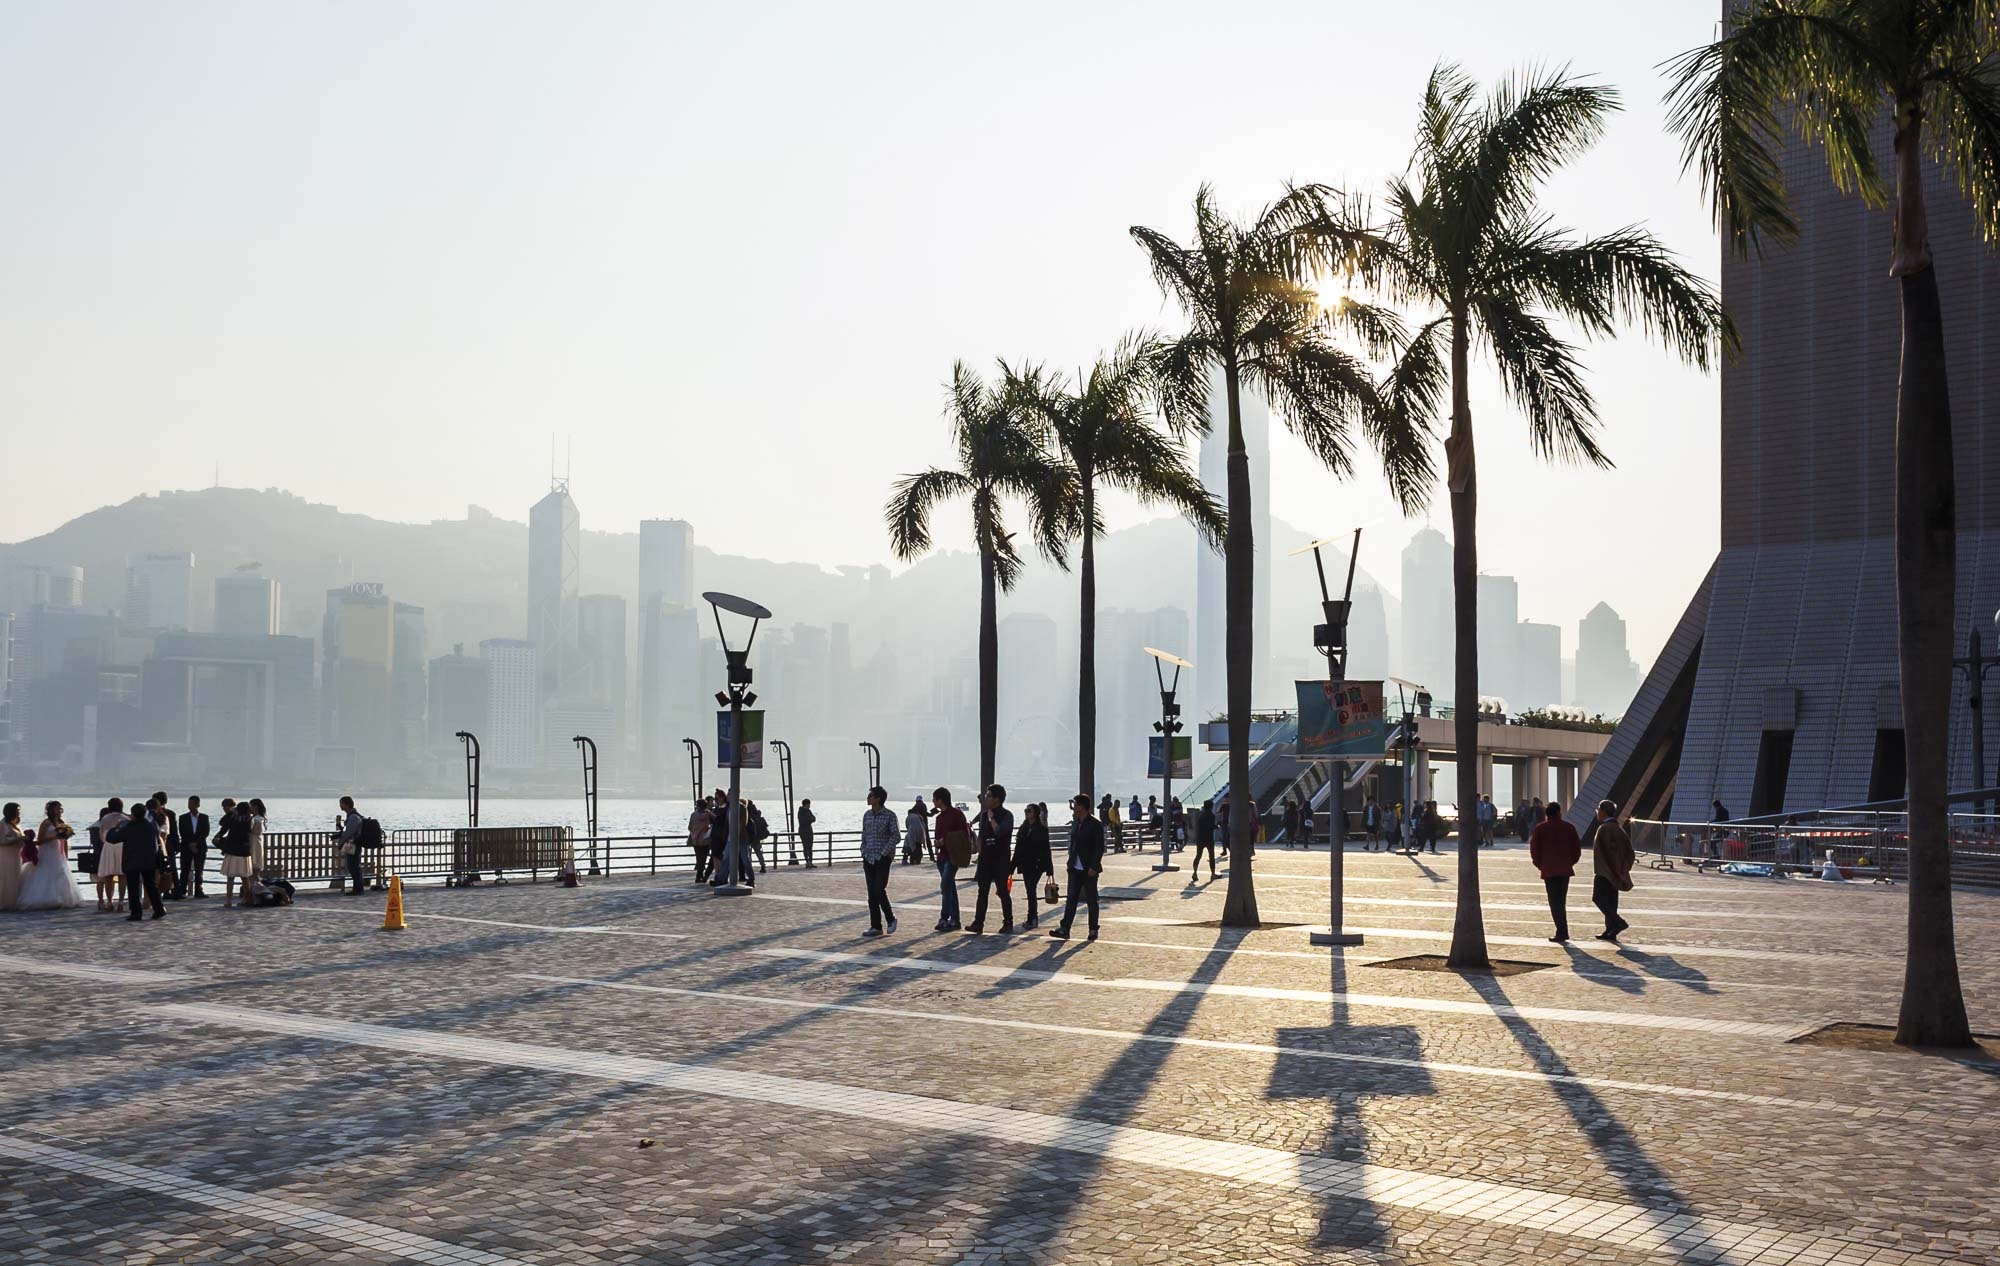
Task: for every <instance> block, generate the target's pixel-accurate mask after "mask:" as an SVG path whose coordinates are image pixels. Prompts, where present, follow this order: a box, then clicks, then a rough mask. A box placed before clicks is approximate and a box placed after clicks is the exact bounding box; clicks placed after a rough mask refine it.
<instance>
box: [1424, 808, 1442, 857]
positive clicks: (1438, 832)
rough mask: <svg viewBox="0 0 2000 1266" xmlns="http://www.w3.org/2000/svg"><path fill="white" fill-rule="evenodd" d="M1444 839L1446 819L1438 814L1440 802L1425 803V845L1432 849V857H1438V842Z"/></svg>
mask: <svg viewBox="0 0 2000 1266" xmlns="http://www.w3.org/2000/svg"><path fill="white" fill-rule="evenodd" d="M1443 838H1444V818H1443V817H1441V816H1439V814H1438V802H1437V801H1435V800H1426V801H1424V843H1425V844H1426V845H1427V846H1428V847H1429V848H1430V850H1431V856H1433V857H1435V856H1437V851H1438V841H1439V840H1441V839H1443Z"/></svg>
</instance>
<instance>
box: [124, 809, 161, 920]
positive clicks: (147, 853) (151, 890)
mask: <svg viewBox="0 0 2000 1266" xmlns="http://www.w3.org/2000/svg"><path fill="white" fill-rule="evenodd" d="M133 805H134V807H133V810H132V816H131V817H129V818H127V819H125V823H124V825H123V826H120V827H119V828H118V843H119V845H120V846H121V847H120V850H119V852H120V855H119V859H118V860H119V864H120V866H121V867H122V868H123V870H124V873H125V901H126V904H127V905H128V906H129V908H130V910H131V913H129V914H127V915H126V916H125V919H126V922H128V923H137V922H139V921H140V920H141V919H143V918H144V917H145V915H144V914H142V913H141V910H142V905H150V906H152V907H153V917H154V918H156V919H164V918H165V917H167V907H166V906H165V905H164V904H162V903H161V901H160V863H161V861H162V860H163V859H164V855H163V854H162V852H161V850H160V841H161V839H162V838H163V836H164V834H165V829H164V826H163V824H162V823H161V822H160V821H159V820H158V819H157V818H156V817H155V816H154V814H153V805H152V803H151V802H150V801H148V800H142V799H138V798H136V797H135V798H134V800H133ZM142 894H143V903H142V900H141V897H142Z"/></svg>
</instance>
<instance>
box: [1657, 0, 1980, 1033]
mask: <svg viewBox="0 0 2000 1266" xmlns="http://www.w3.org/2000/svg"><path fill="white" fill-rule="evenodd" d="M1996 55H2000V4H1996V3H1995V2H1994V0H1755V2H1754V3H1751V4H1746V5H1744V6H1743V7H1741V8H1740V9H1738V10H1737V11H1736V12H1735V13H1733V14H1732V15H1731V16H1730V18H1729V20H1728V22H1727V24H1726V26H1725V28H1724V33H1723V36H1722V38H1721V39H1719V40H1717V41H1716V42H1715V43H1713V44H1709V45H1706V46H1704V47H1701V48H1697V49H1694V50H1692V51H1690V52H1688V53H1685V54H1683V55H1682V56H1681V57H1679V58H1677V59H1676V60H1675V61H1674V63H1673V65H1672V72H1673V79H1674V84H1673V88H1672V90H1671V92H1670V94H1669V97H1668V101H1669V104H1670V105H1671V107H1672V114H1671V118H1670V122H1671V125H1672V127H1673V129H1674V130H1675V131H1676V132H1678V133H1679V134H1680V136H1681V139H1682V142H1683V144H1684V146H1685V149H1684V155H1685V159H1686V162H1687V164H1688V165H1690V166H1699V168H1700V171H1701V178H1702V185H1703V188H1704V191H1705V192H1706V193H1707V194H1708V195H1709V197H1710V198H1711V200H1712V202H1713V204H1714V208H1715V217H1716V221H1717V223H1718V224H1719V225H1720V226H1721V228H1722V230H1723V233H1724V234H1725V236H1726V237H1727V238H1728V240H1729V243H1730V245H1731V246H1732V247H1733V248H1734V249H1736V250H1737V251H1739V252H1747V251H1749V250H1750V249H1751V248H1752V247H1754V246H1756V245H1757V244H1758V243H1759V239H1760V238H1762V237H1764V236H1767V235H1768V236H1769V237H1770V238H1772V239H1773V240H1775V241H1778V242H1780V243H1785V242H1790V241H1791V240H1793V239H1794V238H1796V237H1797V236H1798V224H1797V222H1796V221H1795V220H1794V219H1793V218H1792V216H1791V213H1790V210H1789V207H1788V202H1787V199H1786V196H1785V186H1784V179H1783V176H1782V174H1781V170H1780V167H1779V163H1778V159H1777V156H1776V150H1777V148H1778V147H1779V146H1781V145H1782V144H1783V134H1784V133H1785V132H1787V131H1795V132H1797V133H1798V134H1799V135H1801V136H1803V137H1804V138H1805V139H1806V140H1808V141H1810V142H1812V143H1813V144H1814V145H1816V146H1818V147H1819V149H1820V150H1821V151H1822V152H1824V153H1825V155H1826V160H1827V168H1828V171H1829V172H1830V173H1831V175H1832V177H1833V182H1834V184H1835V185H1836V186H1838V187H1839V188H1840V189H1841V190H1843V191H1848V192H1858V193H1859V194H1860V195H1861V196H1862V197H1863V198H1864V199H1866V200H1867V201H1868V202H1869V203H1870V204H1871V205H1874V206H1883V205H1891V206H1893V208H1894V211H1895V217H1894V220H1893V225H1892V228H1891V230H1890V252H1889V257H1890V264H1889V273H1890V275H1891V276H1893V277H1895V278H1896V279H1897V281H1898V284H1899V285H1900V287H1901V291H1902V307H1903V336H1902V375H1901V379H1900V382H1899V383H1898V387H1897V392H1896V502H1895V537H1896V627H1897V647H1898V659H1899V660H1900V664H1899V667H1900V670H1901V676H1902V690H1903V742H1904V745H1905V749H1906V752H1907V759H1908V773H1909V812H1910V817H1909V830H1910V913H1909V948H1908V953H1907V956H1906V957H1905V959H1904V964H1903V1000H1902V1009H1901V1012H1900V1014H1899V1015H1898V1017H1897V1021H1896V1040H1897V1041H1898V1042H1902V1043H1905V1044H1909V1045H1925V1046H1929V1045H1935V1046H1966V1045H1970V1044H1971V1042H1972V1029H1971V1026H1970V1024H1968V1023H1967V1020H1966V1015H1965V997H1964V994H1963V992H1962V991H1961V989H1960V986H1959V977H1958V954H1957V950H1956V948H1955V945H1954V938H1953V933H1952V911H1951V841H1950V821H1949V818H1948V817H1947V815H1946V805H1945V796H1946V780H1947V776H1948V772H1949V771H1948V770H1947V768H1946V762H1947V759H1948V756H1947V750H1946V741H1947V728H1946V727H1947V726H1948V724H1949V721H1950V715H1951V712H1950V709H1951V652H1952V624H1953V611H1952V595H1953V593H1954V589H1953V586H1954V583H1955V580H1956V570H1957V553H1958V546H1957V526H1956V523H1955V519H1954V510H1953V500H1954V487H1953V481H1952V451H1951V450H1952V445H1951V408H1950V400H1949V393H1948V391H1947V384H1946V381H1945V352H1944V314H1943V310H1942V308H1941V305H1940V302H1939V298H1938V281H1937V272H1936V270H1935V269H1934V268H1932V266H1931V248H1930V230H1929V225H1928V222H1927V219H1926V214H1925V208H1924V180H1923V176H1924V172H1923V157H1922V156H1923V154H1924V153H1925V152H1926V151H1928V152H1929V153H1930V155H1931V156H1932V158H1933V159H1935V160H1936V161H1938V162H1939V163H1941V164H1943V165H1944V166H1946V167H1947V168H1949V169H1950V170H1951V171H1952V173H1953V174H1954V175H1955V176H1956V177H1957V180H1958V186H1959V188H1960V190H1961V191H1963V192H1964V193H1965V194H1966V195H1967V196H1968V197H1970V198H1971V200H1972V205H1973V210H1974V213H1975V215H1976V217H1977V220H1978V223H1979V228H1980V231H1981V233H1982V235H1983V236H1984V237H1985V238H1986V239H1987V240H1988V241H1992V240H1993V239H1994V238H1995V237H1996V236H2000V63H1996V61H1995V57H1996ZM1885 115H1886V116H1887V121H1888V122H1889V123H1890V125H1891V126H1892V128H1893V129H1894V134H1895V150H1894V159H1895V181H1894V184H1893V186H1892V185H1891V184H1890V182H1889V181H1888V180H1886V179H1885V177H1884V175H1883V173H1882V171H1881V169H1880V168H1879V167H1878V166H1877V164H1876V159H1875V149H1874V143H1873V139H1872V138H1873V136H1874V135H1875V129H1876V127H1877V125H1878V124H1879V123H1880V122H1881V121H1882V120H1883V117H1884V116H1885ZM1927 125H1928V128H1927Z"/></svg>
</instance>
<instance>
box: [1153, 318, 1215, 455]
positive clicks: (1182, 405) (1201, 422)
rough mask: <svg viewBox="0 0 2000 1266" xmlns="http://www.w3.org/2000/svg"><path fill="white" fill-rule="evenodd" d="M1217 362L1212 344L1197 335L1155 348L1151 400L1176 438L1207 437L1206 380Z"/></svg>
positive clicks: (1183, 337)
mask: <svg viewBox="0 0 2000 1266" xmlns="http://www.w3.org/2000/svg"><path fill="white" fill-rule="evenodd" d="M1216 359H1217V357H1216V352H1215V345H1214V343H1213V342H1211V341H1210V340H1209V339H1208V338H1206V337H1204V336H1203V335H1201V334H1200V333H1190V334H1183V335H1182V336H1181V337H1179V338H1177V339H1174V340H1173V341H1172V342H1169V343H1160V344H1156V345H1155V346H1154V349H1153V351H1152V354H1151V357H1150V369H1151V373H1152V379H1153V400H1154V402H1155V404H1157V405H1158V407H1159V410H1160V415H1161V416H1162V417H1164V418H1165V419H1166V421H1167V426H1168V428H1169V429H1170V430H1172V431H1174V432H1175V433H1176V434H1196V435H1206V434H1208V428H1209V426H1210V425H1211V421H1210V418H1209V416H1208V378H1209V371H1210V369H1211V367H1212V366H1213V365H1214V364H1215V361H1216Z"/></svg>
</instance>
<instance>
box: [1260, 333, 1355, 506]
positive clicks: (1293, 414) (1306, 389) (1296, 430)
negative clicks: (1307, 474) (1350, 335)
mask: <svg viewBox="0 0 2000 1266" xmlns="http://www.w3.org/2000/svg"><path fill="white" fill-rule="evenodd" d="M1242 373H1243V378H1244V381H1245V382H1246V384H1248V385H1250V386H1254V387H1256V388H1257V389H1258V390H1260V391H1262V392H1263V393H1264V398H1265V399H1266V400H1268V401H1270V403H1271V407H1272V408H1273V409H1275V410H1277V412H1278V415H1279V417H1280V418H1281V419H1282V420H1283V421H1284V424H1285V427H1286V429H1288V430H1290V431H1291V433H1292V434H1294V435H1296V436H1298V437H1299V441H1300V442H1301V443H1303V444H1304V445H1305V446H1306V448H1307V449H1308V450H1309V451H1310V452H1311V453H1312V455H1313V456H1314V457H1317V458H1318V459H1319V461H1320V464H1321V465H1323V466H1325V467H1326V468H1327V469H1328V470H1330V471H1332V472H1333V473H1334V474H1336V475H1339V476H1342V477H1346V476H1347V475H1350V474H1352V473H1353V471H1354V458H1353V454H1352V453H1351V452H1350V451H1349V444H1350V439H1351V432H1352V429H1353V424H1354V422H1355V420H1356V419H1357V418H1359V417H1360V416H1361V415H1362V414H1363V413H1364V412H1366V411H1368V410H1371V409H1373V408H1375V407H1377V406H1376V401H1375V381H1374V379H1373V378H1372V377H1371V376H1370V375H1369V373H1368V368H1367V366H1366V365H1364V364H1363V363H1362V362H1361V361H1359V360H1357V359H1356V358H1354V357H1353V356H1350V355H1348V354H1347V353H1346V352H1344V351H1342V350H1341V349H1340V348H1338V347H1336V346H1334V345H1333V344H1332V343H1331V342H1329V341H1327V340H1326V339H1323V338H1320V337H1318V336H1317V335H1316V334H1308V335H1307V336H1306V337H1304V338H1300V339H1297V340H1296V341H1289V342H1284V343H1272V344H1268V345H1266V346H1265V347H1263V348H1260V349H1258V350H1257V351H1256V352H1255V353H1254V354H1253V355H1251V356H1249V357H1246V358H1245V359H1244V361H1243V363H1242Z"/></svg>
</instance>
